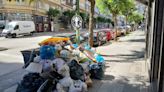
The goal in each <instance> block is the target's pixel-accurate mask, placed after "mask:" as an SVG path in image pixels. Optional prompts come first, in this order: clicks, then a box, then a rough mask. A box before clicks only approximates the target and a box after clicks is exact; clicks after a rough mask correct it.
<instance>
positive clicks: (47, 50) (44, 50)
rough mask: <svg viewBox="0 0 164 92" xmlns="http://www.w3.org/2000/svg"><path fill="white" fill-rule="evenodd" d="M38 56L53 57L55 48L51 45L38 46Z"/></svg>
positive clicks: (43, 57) (42, 57)
mask: <svg viewBox="0 0 164 92" xmlns="http://www.w3.org/2000/svg"><path fill="white" fill-rule="evenodd" d="M40 57H41V59H51V60H52V59H54V57H55V48H54V47H53V46H49V45H45V46H42V47H40Z"/></svg>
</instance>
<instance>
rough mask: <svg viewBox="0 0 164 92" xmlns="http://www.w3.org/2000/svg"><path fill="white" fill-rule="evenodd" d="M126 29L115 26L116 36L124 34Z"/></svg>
mask: <svg viewBox="0 0 164 92" xmlns="http://www.w3.org/2000/svg"><path fill="white" fill-rule="evenodd" d="M126 33H127V32H126V30H125V28H124V27H123V26H117V36H121V35H126Z"/></svg>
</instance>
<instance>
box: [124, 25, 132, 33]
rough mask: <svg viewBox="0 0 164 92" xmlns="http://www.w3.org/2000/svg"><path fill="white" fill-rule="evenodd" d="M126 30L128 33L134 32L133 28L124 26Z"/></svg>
mask: <svg viewBox="0 0 164 92" xmlns="http://www.w3.org/2000/svg"><path fill="white" fill-rule="evenodd" d="M124 28H125V30H126V31H127V33H129V32H131V31H132V27H131V26H130V25H126V26H124Z"/></svg>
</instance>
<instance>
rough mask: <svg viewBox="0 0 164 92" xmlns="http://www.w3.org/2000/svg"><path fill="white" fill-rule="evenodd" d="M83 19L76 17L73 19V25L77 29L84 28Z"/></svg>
mask: <svg viewBox="0 0 164 92" xmlns="http://www.w3.org/2000/svg"><path fill="white" fill-rule="evenodd" d="M82 21H83V19H82V17H81V16H80V15H77V14H76V15H74V16H73V17H72V19H71V24H72V26H73V27H74V28H75V29H80V28H81V27H82Z"/></svg>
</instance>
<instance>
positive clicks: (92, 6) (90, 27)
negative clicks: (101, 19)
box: [88, 0, 95, 47]
mask: <svg viewBox="0 0 164 92" xmlns="http://www.w3.org/2000/svg"><path fill="white" fill-rule="evenodd" d="M88 1H89V2H90V4H91V8H90V13H89V14H90V16H89V45H90V46H91V47H92V46H93V26H94V24H93V18H94V9H95V0H88Z"/></svg>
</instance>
